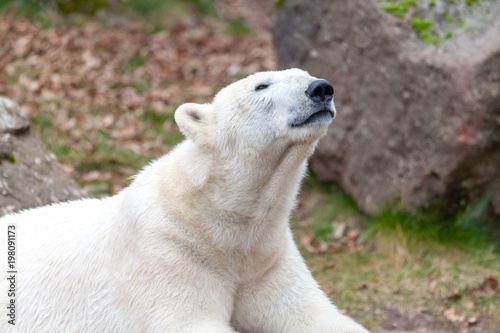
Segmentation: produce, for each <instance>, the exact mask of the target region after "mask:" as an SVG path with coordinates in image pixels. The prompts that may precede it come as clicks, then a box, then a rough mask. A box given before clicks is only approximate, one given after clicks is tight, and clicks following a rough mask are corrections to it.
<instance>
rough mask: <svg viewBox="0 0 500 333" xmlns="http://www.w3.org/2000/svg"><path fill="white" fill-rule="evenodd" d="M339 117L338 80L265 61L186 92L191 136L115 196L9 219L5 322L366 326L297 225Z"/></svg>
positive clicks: (356, 332)
mask: <svg viewBox="0 0 500 333" xmlns="http://www.w3.org/2000/svg"><path fill="white" fill-rule="evenodd" d="M334 116H335V107H334V104H333V88H332V86H331V85H330V84H329V83H328V82H327V81H325V80H319V79H317V78H315V77H312V76H310V75H309V74H308V73H307V72H305V71H302V70H299V69H290V70H284V71H274V72H262V73H256V74H253V75H250V76H248V77H247V78H245V79H242V80H240V81H237V82H235V83H233V84H231V85H229V86H227V87H226V88H224V89H222V90H221V91H220V92H219V93H218V94H217V95H216V96H215V98H214V100H213V103H212V104H193V103H188V104H184V105H181V106H180V107H179V108H178V109H177V111H176V113H175V120H176V122H177V124H178V126H179V127H180V129H181V131H182V133H183V134H184V135H185V137H186V140H185V141H184V142H182V143H181V144H179V145H178V146H177V147H176V148H174V149H173V150H172V151H171V152H170V153H168V154H167V155H165V156H164V157H162V158H160V159H159V160H157V161H155V162H153V163H151V164H150V165H149V166H147V167H145V168H144V169H143V170H142V171H141V172H140V173H139V174H138V175H137V176H136V177H135V179H134V180H133V182H132V184H131V185H130V186H129V187H128V188H126V189H125V190H123V191H121V192H120V193H118V194H117V195H115V196H112V197H109V198H105V199H85V200H80V201H73V202H66V203H61V204H55V205H52V206H46V207H41V208H36V209H31V210H27V211H24V212H22V213H20V214H14V215H10V216H7V217H4V218H2V219H1V220H0V221H1V232H0V234H1V235H2V240H1V243H0V248H1V251H2V252H1V258H3V260H4V262H5V260H6V259H5V258H7V256H8V253H7V249H9V250H10V251H14V252H15V253H10V252H9V253H10V254H13V255H14V256H13V257H12V258H11V259H12V260H14V266H15V267H11V268H10V269H6V268H4V269H3V270H2V271H3V272H2V274H4V276H3V277H2V279H1V282H0V286H1V291H0V297H1V298H0V301H1V306H0V307H1V308H2V309H3V312H5V313H4V314H2V316H1V318H2V319H1V320H0V331H2V332H11V331H19V332H173V333H177V332H200V333H201V332H203V333H207V332H208V333H210V332H214V333H215V332H217V333H229V332H252V333H259V332H262V333H265V332H269V333H273V332H287V333H291V332H304V333H305V332H318V333H324V332H338V333H347V332H350V333H361V332H367V331H366V330H365V329H364V328H363V327H362V326H360V325H359V324H357V323H355V322H354V321H353V320H352V319H350V318H348V317H347V316H344V315H342V314H341V313H339V311H338V310H337V309H336V308H335V306H334V305H333V304H331V302H330V301H329V300H328V298H327V297H326V296H325V294H324V293H323V292H322V291H321V290H320V288H319V287H318V284H317V283H316V282H315V280H314V279H313V277H312V275H311V273H310V271H309V270H308V269H307V267H306V265H305V264H304V261H303V259H302V257H301V256H300V253H299V251H298V250H297V247H296V245H295V244H294V241H293V238H292V233H291V231H290V228H289V224H288V217H289V214H290V211H291V209H292V207H293V205H294V200H295V197H296V195H297V192H298V190H299V184H300V182H301V179H302V177H303V175H304V172H305V170H306V163H307V158H308V157H309V156H310V155H311V154H312V152H313V150H314V148H315V146H316V143H317V141H318V140H319V138H321V136H323V135H324V134H325V132H326V130H327V128H328V125H329V124H330V123H331V121H332V119H333V117H334ZM12 226H13V229H12V230H13V231H14V234H12V233H9V235H8V239H9V240H10V242H9V243H8V244H7V243H6V241H7V230H8V229H9V228H12ZM9 246H11V247H10V248H9ZM12 246H13V248H12ZM12 268H13V269H12ZM6 271H9V272H10V271H14V273H12V274H10V273H7V276H5V272H6ZM12 288H13V289H12ZM9 290H10V291H13V292H14V294H15V295H14V296H12V294H11V293H9V292H8V291H9ZM12 304H14V305H12ZM13 306H14V322H12V307H13ZM6 309H7V310H6ZM9 311H10V312H9ZM5 314H7V316H6V315H5ZM9 315H10V316H9ZM9 321H10V322H9ZM13 324H15V325H13Z"/></svg>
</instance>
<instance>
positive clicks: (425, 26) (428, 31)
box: [411, 16, 441, 44]
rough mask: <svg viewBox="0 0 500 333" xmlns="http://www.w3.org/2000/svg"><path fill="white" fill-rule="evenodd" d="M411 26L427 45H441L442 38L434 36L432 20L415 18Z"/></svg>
mask: <svg viewBox="0 0 500 333" xmlns="http://www.w3.org/2000/svg"><path fill="white" fill-rule="evenodd" d="M411 25H412V27H413V29H414V30H415V32H416V33H417V34H418V35H419V37H420V38H421V39H422V40H423V41H424V42H426V43H430V44H439V42H440V41H441V38H439V36H437V35H435V34H434V31H433V29H432V20H431V19H428V18H420V17H418V16H415V17H413V18H412V20H411Z"/></svg>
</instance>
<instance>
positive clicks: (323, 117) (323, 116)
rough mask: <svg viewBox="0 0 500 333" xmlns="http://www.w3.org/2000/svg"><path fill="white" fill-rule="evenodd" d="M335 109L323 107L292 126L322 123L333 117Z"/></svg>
mask: <svg viewBox="0 0 500 333" xmlns="http://www.w3.org/2000/svg"><path fill="white" fill-rule="evenodd" d="M333 117H334V115H333V111H332V110H329V109H322V110H319V111H316V112H314V113H313V114H311V115H310V116H309V117H307V118H306V119H305V120H304V121H299V122H296V123H293V124H292V127H300V126H305V125H310V124H315V123H322V122H325V121H329V120H331V119H333Z"/></svg>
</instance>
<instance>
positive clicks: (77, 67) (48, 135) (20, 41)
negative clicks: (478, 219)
mask: <svg viewBox="0 0 500 333" xmlns="http://www.w3.org/2000/svg"><path fill="white" fill-rule="evenodd" d="M217 4H218V6H219V11H220V12H219V17H218V18H215V17H210V16H200V15H186V16H184V17H180V18H179V17H176V18H172V17H169V18H168V19H166V20H165V22H163V24H159V25H157V24H154V23H150V22H145V20H143V19H141V18H136V19H130V18H127V19H125V18H124V17H122V16H115V15H111V14H103V13H100V14H97V15H96V16H95V18H93V19H89V18H86V17H83V16H73V17H71V19H60V18H57V17H55V18H53V22H49V23H50V24H43V26H44V27H43V28H42V27H41V26H40V24H33V23H31V22H30V21H29V20H26V19H23V18H20V17H14V16H12V15H5V14H4V16H2V19H1V20H0V44H1V45H2V48H0V95H5V96H8V97H10V98H12V99H13V100H15V101H16V102H18V103H19V104H20V105H21V106H22V108H23V112H24V113H25V114H26V115H27V116H28V117H29V118H30V120H31V121H32V124H33V127H32V130H33V131H34V132H35V134H36V135H37V136H38V137H40V138H41V139H42V140H43V141H44V143H45V144H46V145H47V146H48V148H49V149H50V150H52V151H53V152H54V153H55V154H56V155H57V157H58V158H59V160H60V161H61V162H62V164H63V165H64V167H65V169H66V171H67V172H69V173H70V174H71V175H72V176H73V177H74V178H75V179H77V181H78V182H79V183H80V184H81V185H82V186H83V188H84V190H85V191H86V193H87V194H88V195H89V196H103V195H110V194H113V193H116V192H118V191H119V190H120V189H121V188H123V187H124V186H126V185H127V184H128V183H129V177H130V176H131V175H133V174H135V173H136V172H137V170H139V169H140V168H141V167H142V166H143V165H145V164H146V163H148V161H150V160H151V159H153V158H156V157H158V156H160V155H162V154H164V153H166V152H168V151H169V150H170V149H171V148H172V147H173V146H174V145H175V144H177V143H178V142H180V141H181V140H182V135H181V134H180V133H179V130H178V129H177V126H176V125H175V121H174V118H173V112H174V111H175V109H176V107H177V106H179V105H180V104H182V103H184V102H191V101H192V102H207V101H210V100H211V98H212V97H213V95H214V93H216V92H217V91H218V90H220V88H221V87H223V86H224V85H226V84H227V83H229V82H232V81H235V80H236V79H238V78H241V77H243V76H246V75H248V74H251V73H253V72H256V71H263V70H274V69H276V67H277V65H276V59H275V56H274V52H273V49H272V42H271V33H270V20H269V17H270V15H269V14H271V12H272V8H271V6H270V5H269V2H268V1H264V0H258V1H244V0H238V1H227V0H224V1H217ZM339 116H341V114H339ZM369 221H370V217H369V216H367V215H365V214H363V213H362V212H359V210H358V209H357V208H356V207H355V204H354V203H353V202H352V200H351V199H350V198H349V197H348V196H347V195H345V194H344V193H343V192H342V191H341V190H339V189H338V188H336V187H335V186H334V185H328V184H321V183H319V182H317V181H316V180H315V179H314V177H311V178H310V179H309V180H308V181H307V182H306V184H305V186H304V190H303V193H302V194H301V196H300V200H299V205H298V207H297V209H296V211H295V212H294V216H293V218H292V222H291V223H292V227H293V229H294V232H295V235H296V240H297V243H298V244H299V246H300V248H301V251H302V253H303V255H304V257H305V258H306V261H307V264H308V266H309V267H310V268H311V270H312V271H313V274H314V275H315V277H316V278H317V279H318V281H319V283H320V284H321V285H322V287H323V289H324V290H325V291H326V292H327V293H328V295H329V296H330V297H331V298H332V300H334V302H335V303H336V304H337V305H338V306H339V308H340V309H342V310H343V311H344V312H346V313H347V314H349V315H351V316H353V317H354V318H355V319H356V320H357V321H359V322H361V323H363V324H364V325H366V326H367V327H368V328H369V329H371V330H373V331H375V332H422V333H423V332H446V333H448V332H482V333H486V332H488V333H491V332H500V322H499V318H500V293H499V288H498V279H499V275H500V273H499V272H500V259H499V256H498V254H497V253H495V252H493V251H492V250H490V249H489V248H488V247H487V246H486V247H482V248H480V249H475V250H471V249H470V247H463V248H461V247H460V246H451V247H450V246H446V245H442V244H433V245H425V246H424V245H421V244H420V245H416V246H415V245H411V244H410V241H409V239H408V238H407V235H406V234H404V233H403V232H399V233H398V230H395V232H394V233H393V234H391V233H389V234H387V235H383V234H381V235H376V236H372V237H368V236H367V235H366V233H364V230H365V229H366V228H367V223H369Z"/></svg>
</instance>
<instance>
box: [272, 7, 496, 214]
mask: <svg viewBox="0 0 500 333" xmlns="http://www.w3.org/2000/svg"><path fill="white" fill-rule="evenodd" d="M456 3H457V4H455V5H453V4H451V2H450V1H447V0H440V1H435V4H436V5H435V6H434V7H433V8H429V1H417V4H418V6H417V7H415V8H411V9H410V10H409V11H408V12H407V13H406V16H405V17H403V18H397V17H395V16H392V15H390V14H388V13H387V12H385V11H383V10H382V9H381V8H380V4H379V3H377V2H376V1H374V0H349V1H344V0H313V1H310V0H295V1H286V0H285V2H284V4H283V6H282V7H280V8H276V10H275V15H274V21H273V30H274V31H273V33H274V44H275V48H276V52H277V56H278V63H279V67H280V68H289V67H300V68H303V69H305V70H307V71H309V72H310V73H311V74H312V75H315V76H319V77H322V78H326V79H328V80H330V81H331V82H332V83H333V85H334V87H335V103H336V105H337V108H338V117H337V119H336V120H335V121H334V125H333V126H331V128H330V130H329V131H328V134H327V136H326V137H325V138H324V140H322V141H321V142H320V144H319V146H318V149H317V153H316V155H315V156H314V157H313V159H312V168H313V170H314V171H315V172H316V173H317V175H318V176H319V177H320V178H321V179H323V180H328V181H335V182H339V183H340V184H341V185H342V186H343V187H344V188H345V189H346V190H347V191H348V192H349V193H351V194H352V195H353V197H354V198H355V200H356V201H357V203H358V204H359V205H360V207H361V208H362V209H364V210H367V211H374V210H376V209H377V208H379V207H380V206H381V205H382V204H383V203H385V202H386V201H388V200H392V199H393V198H395V197H397V196H400V197H401V200H402V202H403V204H404V206H405V207H406V208H409V209H413V208H416V207H422V206H426V205H428V204H429V203H431V202H432V201H434V199H440V200H442V201H445V202H446V203H447V204H448V205H449V207H450V208H452V209H456V208H458V207H459V206H458V205H463V203H464V202H468V201H469V200H475V199H478V198H479V197H481V196H482V195H484V193H486V192H487V191H488V189H490V188H492V189H495V186H498V184H500V2H498V1H481V2H477V3H474V4H473V5H472V6H468V5H466V4H465V1H461V2H460V3H458V1H457V2H456ZM417 8H418V10H417ZM412 16H422V17H431V18H433V19H434V20H435V24H434V25H433V26H434V29H435V32H434V33H432V31H431V33H432V34H436V35H437V34H439V35H441V37H443V36H444V35H445V33H446V31H448V30H449V31H450V32H451V34H450V33H448V36H447V37H450V35H451V38H449V39H444V38H442V40H441V42H440V43H439V44H437V45H436V44H429V43H426V42H424V41H422V39H421V38H420V37H419V36H418V35H417V33H416V32H415V30H414V29H413V28H412V25H411V21H412V18H411V17H412ZM450 18H451V19H450ZM452 19H453V20H452ZM453 22H455V23H453ZM495 184H496V185H495ZM496 189H498V187H496ZM493 203H496V205H497V206H499V207H496V209H497V211H498V212H500V192H497V194H496V197H495V198H494V200H493Z"/></svg>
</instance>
